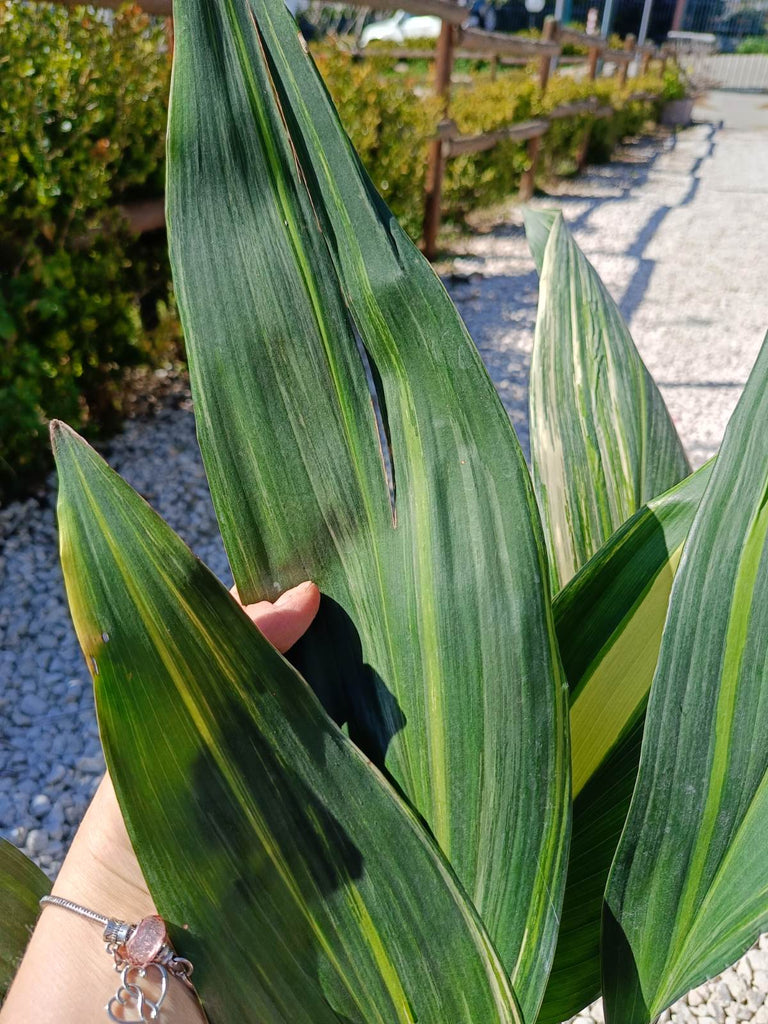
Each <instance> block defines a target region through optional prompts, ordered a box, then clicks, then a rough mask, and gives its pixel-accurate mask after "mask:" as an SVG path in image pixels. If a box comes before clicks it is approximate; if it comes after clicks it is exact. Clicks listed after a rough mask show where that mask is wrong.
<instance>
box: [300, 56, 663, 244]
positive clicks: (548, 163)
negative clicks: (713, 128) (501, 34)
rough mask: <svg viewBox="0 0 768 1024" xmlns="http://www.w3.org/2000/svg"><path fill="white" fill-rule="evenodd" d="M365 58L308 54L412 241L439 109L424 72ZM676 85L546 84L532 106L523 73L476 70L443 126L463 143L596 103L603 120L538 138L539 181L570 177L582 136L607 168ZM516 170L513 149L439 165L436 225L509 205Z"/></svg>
mask: <svg viewBox="0 0 768 1024" xmlns="http://www.w3.org/2000/svg"><path fill="white" fill-rule="evenodd" d="M421 45H423V44H421ZM375 53H376V56H374V57H370V58H366V59H364V60H359V59H357V58H356V57H355V56H354V55H352V54H349V53H345V52H343V51H339V50H338V49H336V48H331V47H329V46H327V45H321V46H316V47H313V54H314V57H315V60H316V62H317V64H318V67H319V69H320V71H321V72H322V74H323V76H324V78H325V80H326V83H327V85H328V88H329V90H330V92H331V95H332V97H333V100H334V102H335V103H336V106H337V107H338V110H339V113H340V116H341V120H342V122H343V124H344V126H345V127H346V129H347V131H348V132H349V135H350V138H351V140H352V142H353V144H354V145H355V148H356V149H357V150H358V152H359V153H360V156H361V158H362V160H363V163H364V164H365V165H366V167H367V169H368V172H369V173H370V175H371V177H372V178H373V181H374V184H375V185H376V187H377V188H378V190H379V191H380V192H381V194H382V196H383V197H384V198H385V199H386V201H387V203H388V204H389V206H390V208H391V209H392V211H393V213H395V214H396V216H397V217H398V218H399V220H400V222H401V223H402V224H403V225H404V227H405V228H406V229H407V230H408V231H409V232H410V233H411V235H412V236H413V237H414V238H416V237H418V236H419V233H420V230H421V218H422V212H423V202H424V179H425V174H426V153H427V147H428V144H429V140H430V138H431V137H432V135H433V134H434V130H435V126H436V124H437V121H438V120H439V108H438V107H437V105H436V103H435V100H434V98H433V97H432V96H431V95H430V92H429V77H428V76H427V75H426V74H425V73H424V72H421V71H418V70H416V71H403V72H399V73H393V70H392V68H393V60H392V58H391V57H387V55H386V48H385V47H380V48H377V50H376V51H375ZM677 84H679V78H678V73H677V71H676V70H669V71H668V72H667V73H666V75H665V76H664V77H663V78H662V77H661V76H660V75H658V74H649V75H646V76H644V77H643V78H638V79H633V80H632V81H630V82H628V83H627V84H626V85H625V86H622V85H620V83H619V82H618V79H601V80H598V81H596V82H589V81H584V82H578V81H575V80H574V79H573V78H572V77H570V76H568V75H556V76H554V78H553V79H552V80H551V81H550V84H549V86H548V88H547V91H546V93H545V95H544V96H543V97H541V96H540V95H539V90H538V87H537V85H536V80H535V78H534V77H533V76H532V74H530V73H527V72H525V71H522V70H507V69H504V71H503V72H502V73H500V74H499V76H498V78H497V79H496V80H495V81H491V79H490V75H489V73H488V72H487V71H482V70H481V71H478V72H477V73H476V74H474V75H473V76H472V83H471V84H467V85H466V86H461V85H459V86H457V87H454V89H453V91H452V97H451V106H450V111H449V116H450V117H451V118H452V119H453V120H454V121H455V122H456V124H457V126H458V127H459V129H460V130H461V131H462V132H463V133H466V134H476V133H480V132H486V131H493V130H494V129H496V128H502V127H504V126H505V125H508V124H511V123H513V122H516V121H521V120H525V119H527V118H531V117H537V116H542V115H546V114H547V113H548V112H549V111H550V110H552V109H553V108H554V107H556V106H559V105H560V104H564V103H572V102H575V101H577V100H583V99H587V98H588V97H590V96H596V97H597V98H598V99H599V101H600V104H601V105H602V106H611V107H612V108H613V111H614V113H613V116H612V117H609V118H602V119H595V118H594V117H591V116H585V117H576V118H568V119H563V120H560V121H557V122H554V124H553V126H552V127H551V128H550V130H549V131H548V132H547V134H546V135H545V136H544V138H543V142H542V152H543V161H542V172H543V174H563V173H573V171H575V169H576V163H577V156H578V154H579V151H580V148H581V145H582V143H583V141H584V137H585V133H586V131H587V129H591V132H590V148H589V157H590V159H593V160H605V159H608V158H609V157H610V154H611V152H612V151H613V149H614V148H615V146H616V144H617V143H618V142H619V141H620V140H621V139H622V138H624V137H625V136H627V135H633V134H636V133H637V132H638V131H640V130H641V128H642V126H643V125H644V124H645V123H646V122H647V121H648V120H650V119H653V118H655V117H656V115H657V112H658V106H659V105H660V103H661V102H662V101H663V100H664V99H666V98H669V94H671V92H673V91H674V88H675V87H676V86H677ZM641 91H642V92H652V93H655V94H656V95H657V97H658V99H657V100H652V101H647V102H643V103H638V102H631V101H629V99H628V97H629V96H630V95H631V94H632V93H634V92H641ZM526 166H527V156H526V146H525V144H524V143H519V142H503V143H500V144H499V145H497V146H495V147H494V148H493V149H491V150H487V151H486V152H484V153H475V154H470V155H466V156H459V157H455V158H454V159H452V160H449V161H448V163H447V166H446V173H445V179H444V183H443V215H444V218H445V220H447V221H461V220H462V219H463V218H464V217H466V215H467V214H468V213H470V212H471V211H472V210H474V209H476V208H478V207H483V206H488V205H490V204H492V203H496V202H498V201H500V200H502V199H504V198H505V197H507V196H509V195H510V194H511V193H513V192H514V191H515V190H516V189H517V187H518V185H519V182H520V176H521V174H522V173H523V171H524V170H525V168H526Z"/></svg>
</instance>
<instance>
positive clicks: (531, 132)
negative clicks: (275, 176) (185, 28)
mask: <svg viewBox="0 0 768 1024" xmlns="http://www.w3.org/2000/svg"><path fill="white" fill-rule="evenodd" d="M54 2H57V3H61V4H63V5H64V6H68V7H71V6H74V5H75V2H76V0H54ZM80 2H82V0H80ZM92 2H93V3H94V4H95V5H96V6H98V7H107V8H116V7H119V6H120V4H121V3H123V2H124V0H92ZM347 2H349V0H347ZM393 3H394V0H353V4H354V5H355V6H361V7H363V6H364V7H367V8H371V9H376V10H383V11H391V10H392V9H393ZM138 5H139V6H140V7H141V8H142V9H143V10H145V11H146V12H147V13H148V14H155V15H161V16H166V17H168V18H171V17H172V14H173V4H172V0H138ZM399 6H400V7H401V8H402V9H404V10H406V11H408V12H409V13H411V14H427V15H434V16H436V17H438V18H440V19H441V20H442V23H443V24H442V29H441V32H440V36H439V38H438V40H437V46H436V48H435V49H434V50H426V49H425V50H418V49H408V48H404V49H398V48H394V49H387V50H385V51H380V50H372V51H365V50H362V51H356V55H357V56H358V57H360V58H361V59H364V58H365V57H368V56H382V55H385V56H391V57H392V58H393V59H396V60H413V59H421V60H423V59H425V58H427V59H430V60H434V62H435V69H434V82H435V92H436V94H437V96H438V97H439V99H440V106H441V111H442V120H441V122H440V124H439V126H438V130H437V133H436V135H435V138H434V139H433V140H432V142H431V143H430V147H429V155H428V163H427V176H426V190H425V197H424V230H423V249H424V253H425V255H426V256H427V257H428V258H429V259H433V258H434V257H435V255H436V253H437V236H438V232H439V229H440V220H441V200H442V186H443V175H444V171H445V164H446V161H447V160H450V159H451V158H452V157H456V156H459V155H461V154H466V153H479V152H482V151H484V150H488V149H492V148H493V147H494V146H496V145H497V144H498V143H499V142H502V141H505V140H510V139H515V140H518V141H526V142H527V143H528V167H527V169H526V171H525V173H524V174H523V177H522V180H521V183H520V197H521V199H523V200H526V199H529V198H530V197H531V195H532V194H533V189H534V180H535V175H536V167H537V162H538V157H539V150H540V147H541V139H542V137H543V136H544V135H545V134H546V132H547V131H548V130H549V128H550V125H551V124H552V123H553V122H554V121H557V120H560V119H562V118H566V117H577V116H580V115H590V116H592V117H594V118H601V117H608V116H610V115H611V114H612V113H613V111H612V108H610V107H601V106H600V105H599V104H598V102H597V100H596V99H594V98H592V99H588V100H584V101H582V102H579V103H571V104H567V105H563V106H560V107H556V108H555V109H554V110H551V111H550V112H549V113H548V114H547V115H546V117H541V118H537V119H535V120H530V121H523V122H519V123H517V124H512V125H509V126H507V127H505V128H501V129H497V130H496V131H491V132H485V133H483V134H481V135H462V134H461V133H460V132H459V131H458V129H457V127H456V125H455V124H454V123H453V122H452V121H450V120H449V119H448V108H449V104H450V94H451V78H452V71H453V66H454V62H455V61H456V60H457V59H460V58H470V59H475V60H489V61H491V65H492V74H495V72H496V70H497V68H498V66H499V64H501V65H505V64H525V65H528V64H531V63H533V64H534V66H535V68H536V71H535V73H536V75H537V78H538V84H539V88H540V90H541V92H542V94H543V93H544V92H545V90H546V88H547V83H548V81H549V78H550V75H551V74H552V72H553V71H554V70H555V68H556V67H557V64H558V62H559V61H560V60H561V59H562V50H563V47H564V46H565V45H566V44H575V45H577V46H579V47H582V48H584V49H586V51H587V52H586V56H585V57H583V58H581V60H582V61H583V62H584V63H585V64H586V67H587V75H588V77H589V79H590V80H594V79H595V78H596V77H597V73H598V67H599V64H600V61H601V60H602V61H603V63H610V64H612V65H613V66H614V69H615V73H616V74H617V75H618V77H619V80H620V81H621V82H622V83H624V82H626V80H627V75H628V71H629V66H630V64H631V63H632V62H633V61H637V63H638V65H639V67H640V70H641V72H645V71H646V70H647V69H648V66H649V64H650V62H651V60H653V59H658V60H660V61H661V63H662V68H663V66H664V64H665V63H666V61H667V59H668V56H669V52H668V50H667V49H666V47H665V48H664V49H662V50H658V49H657V48H656V47H655V46H654V45H652V44H646V45H644V46H641V47H638V46H637V43H636V39H635V37H634V36H631V35H629V36H627V38H626V40H625V42H624V49H622V50H614V49H611V48H610V47H609V45H608V43H607V41H606V40H605V39H603V38H601V37H600V36H595V35H587V34H586V33H584V32H576V31H574V30H573V29H570V28H567V27H565V26H563V25H560V24H559V23H558V22H557V21H556V20H555V19H554V18H546V19H545V22H544V29H543V32H542V35H541V38H540V39H530V38H526V37H522V36H514V35H505V34H503V33H500V32H486V31H483V30H482V29H478V28H467V27H466V26H465V22H466V20H467V17H468V13H469V9H468V8H467V7H460V6H459V5H458V4H456V3H452V2H450V0H400V3H399ZM566 60H569V62H570V63H574V60H573V59H570V58H566ZM577 61H578V59H577ZM650 98H651V96H650V94H647V93H639V92H638V93H633V94H631V95H630V99H636V100H641V99H650ZM587 143H588V139H585V141H584V143H583V145H582V149H581V154H580V159H579V165H580V167H581V166H583V163H584V161H585V159H586V151H587ZM122 212H123V214H124V216H125V218H126V220H127V221H128V223H129V226H130V227H131V228H132V229H133V230H134V231H136V232H137V233H141V232H144V231H151V230H155V229H157V228H160V227H162V226H163V224H164V223H165V221H164V209H163V200H162V199H157V200H144V201H142V202H141V203H136V204H131V205H126V206H124V207H123V208H122Z"/></svg>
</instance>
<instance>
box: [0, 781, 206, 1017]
mask: <svg viewBox="0 0 768 1024" xmlns="http://www.w3.org/2000/svg"><path fill="white" fill-rule="evenodd" d="M121 833H122V834H123V835H124V833H125V826H124V824H123V822H122V819H121V818H120V811H119V808H118V805H117V801H116V799H115V796H114V792H113V790H112V786H111V783H110V782H109V780H108V779H105V780H104V781H103V782H102V784H101V786H100V787H99V789H98V791H97V793H96V796H95V797H94V799H93V802H92V803H91V806H90V807H89V809H88V812H87V814H86V816H85V818H84V819H83V824H82V825H81V827H80V829H79V830H78V833H77V835H76V837H75V840H74V842H73V843H72V848H71V849H70V852H69V854H68V855H67V858H66V860H65V861H64V864H63V865H62V868H61V871H60V873H59V877H58V878H57V880H56V884H55V885H54V888H53V892H54V893H55V894H56V895H58V896H64V897H66V898H67V899H69V900H73V901H74V902H76V903H80V904H82V905H83V906H86V907H90V908H91V909H93V910H96V911H98V912H99V913H101V914H105V915H108V916H113V917H116V918H120V919H122V920H125V921H129V922H131V923H133V922H137V921H139V920H141V918H143V917H146V916H148V915H150V914H155V913H157V911H156V910H155V908H154V906H153V904H152V900H151V898H150V896H149V894H148V893H147V890H146V887H145V885H144V880H143V878H142V877H141V872H140V870H139V866H138V863H137V862H136V860H135V859H134V858H133V857H121V856H119V855H118V856H115V850H118V851H119V850H121V849H128V850H130V844H129V842H128V838H127V836H124V842H118V843H116V842H115V835H116V834H118V835H120V834H121ZM101 933H102V929H101V927H100V926H99V925H98V924H96V923H94V922H93V921H89V920H87V919H85V918H82V917H80V916H78V915H76V914H73V913H71V912H69V911H66V910H62V909H60V908H58V907H47V908H45V909H44V910H43V912H42V914H41V916H40V920H39V921H38V924H37V927H36V928H35V931H34V933H33V935H32V938H31V940H30V943H29V946H28V948H27V952H26V953H25V955H24V959H23V960H22V963H21V965H20V967H19V971H18V974H17V976H16V978H15V980H14V982H13V985H12V986H11V990H10V992H9V994H8V997H7V999H6V1001H5V1003H4V1005H3V1008H2V1010H1V1011H0V1022H1V1024H29V1022H30V1021H34V1022H35V1024H103V1022H104V1021H106V1020H107V1015H106V1010H105V1007H106V1004H107V1002H108V1001H109V999H110V998H111V997H112V996H113V995H115V992H116V991H117V988H118V986H119V984H120V977H119V975H118V974H117V973H116V971H115V970H114V962H113V960H112V958H111V957H110V956H109V954H108V953H107V952H106V951H105V948H104V942H103V941H102V934H101ZM204 1021H205V1017H204V1015H203V1013H202V1010H201V1009H200V1005H199V1003H198V1001H197V998H196V997H195V995H194V993H193V992H191V991H190V990H189V989H188V988H187V987H186V986H185V985H184V984H182V982H180V981H179V980H178V979H175V978H169V981H168V993H167V996H166V999H165V1002H164V1003H163V1006H162V1011H161V1014H160V1016H159V1018H158V1024H204Z"/></svg>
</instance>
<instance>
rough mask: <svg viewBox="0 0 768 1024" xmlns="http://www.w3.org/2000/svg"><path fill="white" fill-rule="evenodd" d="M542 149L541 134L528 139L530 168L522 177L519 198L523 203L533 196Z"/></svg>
mask: <svg viewBox="0 0 768 1024" xmlns="http://www.w3.org/2000/svg"><path fill="white" fill-rule="evenodd" d="M540 149H541V136H540V135H537V136H536V137H535V138H533V139H529V140H528V170H527V171H523V176H522V177H521V178H520V191H519V192H518V198H519V200H520V202H521V203H527V202H528V200H529V199H530V198H531V197H532V196H533V192H534V188H535V187H536V165H537V164H538V162H539V150H540Z"/></svg>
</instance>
